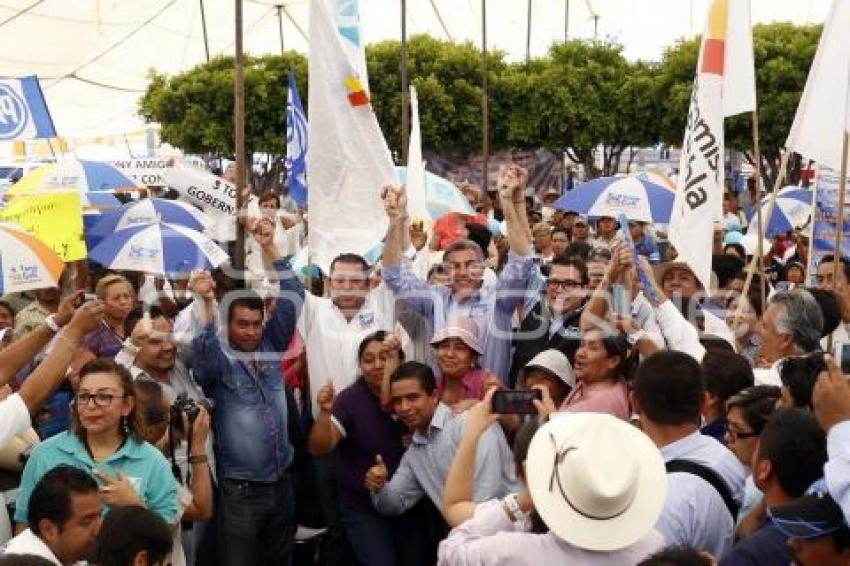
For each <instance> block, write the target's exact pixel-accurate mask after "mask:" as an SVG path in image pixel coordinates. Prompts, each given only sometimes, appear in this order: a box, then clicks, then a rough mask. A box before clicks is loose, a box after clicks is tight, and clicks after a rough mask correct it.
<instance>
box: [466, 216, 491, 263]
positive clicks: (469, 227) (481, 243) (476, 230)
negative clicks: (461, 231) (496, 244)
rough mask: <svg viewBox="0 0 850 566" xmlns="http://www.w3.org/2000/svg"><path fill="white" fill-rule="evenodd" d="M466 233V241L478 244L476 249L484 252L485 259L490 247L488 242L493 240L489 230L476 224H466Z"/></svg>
mask: <svg viewBox="0 0 850 566" xmlns="http://www.w3.org/2000/svg"><path fill="white" fill-rule="evenodd" d="M466 232H467V234H466V239H467V240H471V241H473V242H475V243H476V244H478V247H479V248H481V250H482V251H483V252H484V256H485V257H486V256H487V249H488V248H489V247H490V242H491V241H492V240H493V234H492V233H491V232H490V229H489V228H487V227H486V226H482V225H481V224H478V223H477V222H467V223H466Z"/></svg>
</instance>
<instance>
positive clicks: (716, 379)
mask: <svg viewBox="0 0 850 566" xmlns="http://www.w3.org/2000/svg"><path fill="white" fill-rule="evenodd" d="M700 366H701V369H702V382H703V386H704V387H705V390H706V391H707V392H708V393H711V394H712V395H714V396H716V397H719V398H720V399H721V400H722V401H723V403H724V404H725V403H726V401H727V400H728V399H729V398H730V397H732V396H733V395H735V394H736V393H738V392H739V391H741V390H743V389H746V388H747V387H752V385H753V383H754V381H755V376H754V375H753V367H752V366H751V365H750V362H749V361H748V360H747V358H745V357H744V356H742V355H740V354H736V353H734V352H725V351H722V350H709V351H707V352H706V353H705V356H703V358H702V363H701V364H700Z"/></svg>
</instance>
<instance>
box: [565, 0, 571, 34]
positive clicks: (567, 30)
mask: <svg viewBox="0 0 850 566" xmlns="http://www.w3.org/2000/svg"><path fill="white" fill-rule="evenodd" d="M569 36H570V0H564V43H566V42H567V41H568V40H569Z"/></svg>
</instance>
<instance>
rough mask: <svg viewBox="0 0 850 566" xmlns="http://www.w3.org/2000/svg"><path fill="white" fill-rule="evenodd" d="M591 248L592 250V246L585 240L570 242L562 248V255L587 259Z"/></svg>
mask: <svg viewBox="0 0 850 566" xmlns="http://www.w3.org/2000/svg"><path fill="white" fill-rule="evenodd" d="M591 250H593V246H591V245H590V244H588V243H587V242H572V243H570V245H569V246H567V249H565V250H564V255H565V256H567V257H580V258H581V259H582V260H583V261H587V258H588V257H589V256H590V252H591Z"/></svg>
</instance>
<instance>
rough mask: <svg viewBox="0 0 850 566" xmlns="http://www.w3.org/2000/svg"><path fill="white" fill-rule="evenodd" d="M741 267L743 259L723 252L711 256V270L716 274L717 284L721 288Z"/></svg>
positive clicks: (736, 274) (738, 272)
mask: <svg viewBox="0 0 850 566" xmlns="http://www.w3.org/2000/svg"><path fill="white" fill-rule="evenodd" d="M743 269H744V260H742V259H741V258H738V257H735V256H732V255H725V254H715V255H713V256H712V257H711V270H712V271H713V272H714V274H715V275H717V286H718V287H720V288H721V289H725V288H726V286H727V285H728V284H729V282H730V281H732V280H733V279H735V278H736V277H737V276H738V275H739V274H740V273H741V272H742V271H743Z"/></svg>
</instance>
